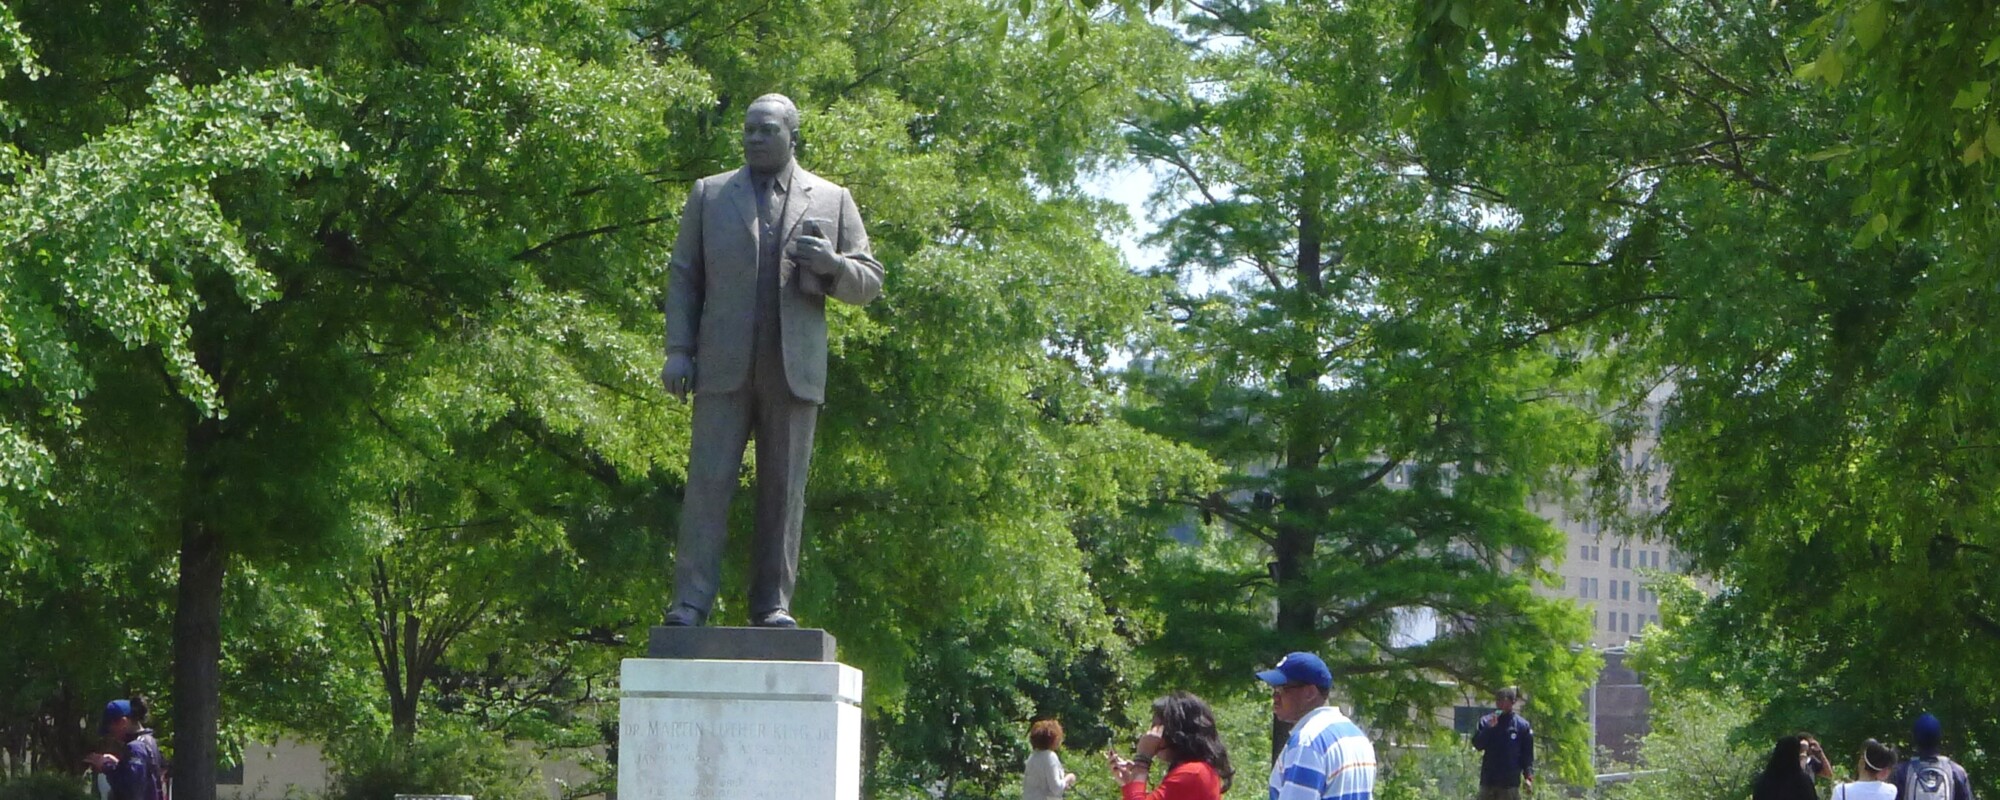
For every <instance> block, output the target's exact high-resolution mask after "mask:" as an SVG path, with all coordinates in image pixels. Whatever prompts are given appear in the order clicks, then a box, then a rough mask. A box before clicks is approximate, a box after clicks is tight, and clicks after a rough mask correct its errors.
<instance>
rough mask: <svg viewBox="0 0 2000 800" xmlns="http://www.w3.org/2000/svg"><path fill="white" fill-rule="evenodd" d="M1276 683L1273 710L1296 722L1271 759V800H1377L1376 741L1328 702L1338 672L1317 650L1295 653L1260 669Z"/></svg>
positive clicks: (1261, 674)
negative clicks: (1283, 746)
mask: <svg viewBox="0 0 2000 800" xmlns="http://www.w3.org/2000/svg"><path fill="white" fill-rule="evenodd" d="M1257 677H1258V679H1260V680H1262V681H1263V682H1265V683H1268V684H1270V685H1271V713H1272V714H1273V715H1274V716H1276V717H1277V718H1278V719H1279V720H1280V721H1283V722H1289V723H1292V733H1291V736H1290V737H1289V738H1287V739H1286V740H1285V749H1284V750H1282V751H1280V752H1279V753H1278V758H1277V760H1276V761H1274V762H1272V764H1271V797H1270V800H1373V798H1374V797H1375V745H1374V744H1372V743H1370V742H1369V741H1368V737H1367V735H1365V734H1363V733H1362V732H1361V726H1359V725H1355V724H1354V722H1353V721H1352V720H1349V719H1348V718H1347V715H1345V714H1342V713H1340V709H1339V708H1338V707H1336V706H1332V705H1328V704H1327V698H1328V696H1329V694H1330V693H1331V692H1332V690H1333V672H1332V671H1331V670H1328V669H1327V668H1326V662H1325V661H1321V660H1320V657H1319V656H1316V655H1313V654H1311V653H1292V654H1291V655H1288V656H1285V657H1284V658H1282V659H1280V660H1279V661H1278V664H1277V666H1274V667H1272V668H1270V669H1267V670H1264V671H1263V672H1259V673H1257Z"/></svg>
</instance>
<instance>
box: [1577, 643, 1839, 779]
mask: <svg viewBox="0 0 2000 800" xmlns="http://www.w3.org/2000/svg"><path fill="white" fill-rule="evenodd" d="M1645 647H1646V648H1647V649H1648V650H1649V651H1650V650H1652V649H1654V648H1655V647H1657V645H1655V644H1653V643H1652V642H1650V641H1649V642H1647V643H1646V645H1645ZM1654 683H1655V691H1654V693H1653V697H1655V698H1658V699H1657V700H1656V701H1655V702H1654V703H1653V705H1652V706H1651V707H1650V708H1649V709H1648V713H1647V722H1648V723H1649V724H1650V725H1651V728H1652V729H1651V730H1650V731H1649V732H1648V733H1647V734H1646V738H1644V739H1643V740H1641V741H1640V743H1639V763H1638V764H1636V765H1633V767H1634V769H1636V770H1640V771H1642V773H1643V774H1641V775H1639V776H1638V777H1637V778H1635V779H1633V780H1632V781H1631V782H1629V783H1624V784H1619V785H1616V786H1614V787H1613V788H1612V789H1611V790H1610V791H1608V792H1606V796H1607V797H1610V798H1613V799H1614V800H1671V799H1672V798H1684V797H1744V796H1747V795H1748V794H1749V793H1750V784H1751V781H1753V780H1755V779H1756V777H1757V774H1758V773H1759V772H1761V771H1762V770H1763V766H1764V760H1765V757H1766V756H1767V755H1768V754H1769V748H1768V745H1767V746H1761V747H1760V746H1759V744H1760V743H1761V742H1763V741H1764V740H1762V739H1756V738H1752V737H1748V736H1745V735H1744V733H1745V731H1744V728H1745V726H1747V725H1749V724H1750V721H1751V719H1752V717H1753V715H1754V713H1755V711H1756V708H1757V707H1756V704H1754V703H1751V702H1749V701H1747V700H1745V699H1744V698H1743V696H1741V695H1738V694H1734V693H1724V694H1714V693H1709V692H1702V691H1673V690H1671V689H1668V686H1667V685H1666V684H1661V683H1658V682H1654ZM1829 749H1830V750H1832V751H1833V752H1831V753H1829V754H1828V755H1829V757H1832V758H1838V753H1839V752H1840V751H1841V748H1838V747H1832V746H1830V747H1829ZM1836 768H1837V767H1836Z"/></svg>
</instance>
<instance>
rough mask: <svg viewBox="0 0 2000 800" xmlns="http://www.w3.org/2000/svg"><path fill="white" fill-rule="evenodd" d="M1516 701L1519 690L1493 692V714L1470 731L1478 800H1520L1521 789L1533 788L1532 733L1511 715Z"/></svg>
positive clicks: (1533, 753) (1510, 688)
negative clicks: (1476, 760)
mask: <svg viewBox="0 0 2000 800" xmlns="http://www.w3.org/2000/svg"><path fill="white" fill-rule="evenodd" d="M1520 699H1521V690H1520V689H1516V688H1514V687H1512V686H1509V687H1507V688H1504V689H1501V690H1500V691H1497V692H1494V693H1493V707H1494V709H1495V711H1494V712H1493V713H1491V714H1487V715H1486V716H1484V717H1481V718H1480V719H1479V725H1478V726H1477V727H1475V728H1473V729H1472V748H1473V749H1474V750H1478V751H1480V757H1479V800H1520V798H1521V790H1522V789H1528V790H1530V791H1532V790H1533V789H1534V788H1535V731H1534V729H1533V728H1532V727H1530V726H1529V725H1528V719H1527V718H1526V717H1523V716H1521V715H1519V714H1516V713H1514V705H1515V704H1516V703H1518V702H1520Z"/></svg>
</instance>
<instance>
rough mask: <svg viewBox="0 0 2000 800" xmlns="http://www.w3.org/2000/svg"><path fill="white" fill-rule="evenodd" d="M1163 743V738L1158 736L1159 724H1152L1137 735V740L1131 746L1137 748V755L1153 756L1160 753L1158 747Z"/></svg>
mask: <svg viewBox="0 0 2000 800" xmlns="http://www.w3.org/2000/svg"><path fill="white" fill-rule="evenodd" d="M1165 743H1166V742H1165V740H1163V739H1161V738H1160V726H1158V725H1154V726H1153V727H1152V728H1151V729H1149V730H1147V731H1146V732H1145V733H1142V734H1140V735H1139V741H1138V743H1137V744H1134V745H1133V746H1132V749H1134V750H1137V751H1138V752H1139V755H1142V756H1145V757H1147V758H1153V757H1155V756H1158V755H1159V754H1160V747H1161V746H1162V745H1164V744H1165Z"/></svg>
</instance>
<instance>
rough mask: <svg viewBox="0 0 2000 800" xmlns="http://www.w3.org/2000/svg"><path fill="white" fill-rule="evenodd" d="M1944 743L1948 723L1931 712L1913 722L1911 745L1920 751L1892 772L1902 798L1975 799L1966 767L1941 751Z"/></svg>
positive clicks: (1926, 799) (1891, 779)
mask: <svg viewBox="0 0 2000 800" xmlns="http://www.w3.org/2000/svg"><path fill="white" fill-rule="evenodd" d="M1943 744H1944V725H1943V723H1940V722H1938V718H1937V717H1934V716H1931V715H1930V713H1929V712H1925V713H1924V714H1923V715H1921V716H1919V717H1917V721H1916V722H1915V723H1912V724H1911V725H1910V746H1911V747H1912V748H1914V749H1915V750H1916V751H1917V755H1916V757H1914V758H1911V759H1910V760H1908V761H1904V762H1903V763H1901V764H1897V765H1896V769H1895V771H1894V772H1891V773H1889V783H1890V784H1891V785H1893V786H1895V787H1896V789H1897V793H1898V795H1899V796H1900V797H1901V798H1902V800H1973V797H1972V780H1971V778H1970V777H1968V776H1967V775H1966V774H1965V768H1964V767H1961V766H1959V765H1958V762H1956V761H1953V760H1951V759H1949V758H1945V757H1944V756H1943V755H1940V754H1939V753H1938V749H1939V748H1940V747H1941V746H1943Z"/></svg>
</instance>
